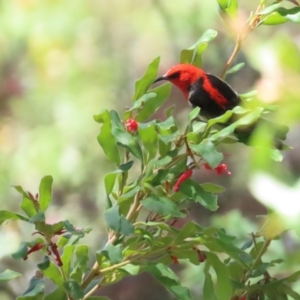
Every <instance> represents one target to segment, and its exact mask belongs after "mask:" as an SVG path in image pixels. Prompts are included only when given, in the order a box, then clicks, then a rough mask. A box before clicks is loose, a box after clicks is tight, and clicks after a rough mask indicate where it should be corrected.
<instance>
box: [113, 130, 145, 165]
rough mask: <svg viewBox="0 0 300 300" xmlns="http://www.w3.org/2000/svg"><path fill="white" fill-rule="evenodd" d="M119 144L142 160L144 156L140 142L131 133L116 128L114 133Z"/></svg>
mask: <svg viewBox="0 0 300 300" xmlns="http://www.w3.org/2000/svg"><path fill="white" fill-rule="evenodd" d="M112 133H113V135H114V137H115V139H116V141H117V144H118V145H120V146H122V147H124V148H125V149H127V150H128V151H129V152H130V153H132V154H133V155H134V156H135V157H137V158H138V159H140V160H142V159H143V154H142V150H141V147H140V145H139V143H138V140H137V138H136V137H135V136H133V135H131V134H130V133H128V132H126V131H123V130H121V129H118V128H114V129H113V131H112Z"/></svg>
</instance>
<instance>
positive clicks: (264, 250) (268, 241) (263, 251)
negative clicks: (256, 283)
mask: <svg viewBox="0 0 300 300" xmlns="http://www.w3.org/2000/svg"><path fill="white" fill-rule="evenodd" d="M271 242H272V240H271V239H266V240H265V242H264V244H263V246H262V247H261V249H260V251H259V252H258V254H257V256H256V258H255V260H254V262H253V265H252V267H251V269H252V270H255V269H256V267H257V266H258V265H259V264H260V263H261V258H262V256H263V255H264V253H265V252H266V251H267V249H268V247H269V246H270V244H271ZM249 277H250V272H247V274H246V275H245V278H244V282H246V281H247V280H248V279H249Z"/></svg>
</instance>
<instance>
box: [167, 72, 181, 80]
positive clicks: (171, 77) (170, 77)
mask: <svg viewBox="0 0 300 300" xmlns="http://www.w3.org/2000/svg"><path fill="white" fill-rule="evenodd" d="M179 76H180V72H174V73H172V74H170V75H169V76H168V79H176V78H179Z"/></svg>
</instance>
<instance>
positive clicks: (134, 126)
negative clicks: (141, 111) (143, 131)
mask: <svg viewBox="0 0 300 300" xmlns="http://www.w3.org/2000/svg"><path fill="white" fill-rule="evenodd" d="M138 128H139V123H138V122H137V121H136V120H134V119H128V120H127V121H126V129H127V131H128V132H136V131H137V130H138Z"/></svg>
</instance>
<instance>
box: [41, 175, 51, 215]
mask: <svg viewBox="0 0 300 300" xmlns="http://www.w3.org/2000/svg"><path fill="white" fill-rule="evenodd" d="M52 183H53V178H52V176H45V177H43V178H42V180H41V183H40V187H39V204H40V209H41V210H42V211H43V212H45V211H46V209H47V207H48V205H49V203H50V201H51V189H52Z"/></svg>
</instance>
